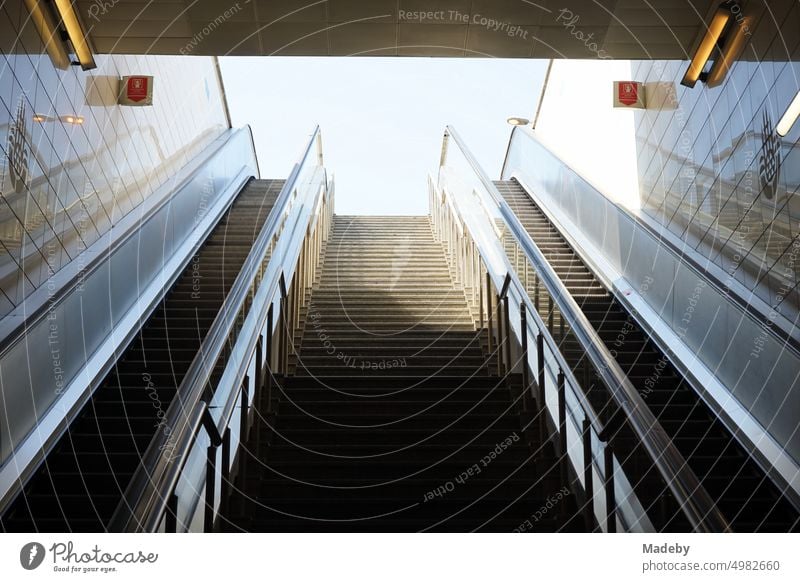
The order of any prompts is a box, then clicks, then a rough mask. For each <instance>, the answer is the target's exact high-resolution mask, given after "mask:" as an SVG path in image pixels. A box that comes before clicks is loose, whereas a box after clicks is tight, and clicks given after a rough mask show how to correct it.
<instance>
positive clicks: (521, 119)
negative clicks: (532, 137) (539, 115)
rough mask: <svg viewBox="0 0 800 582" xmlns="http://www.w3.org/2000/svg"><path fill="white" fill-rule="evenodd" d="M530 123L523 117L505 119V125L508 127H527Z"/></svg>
mask: <svg viewBox="0 0 800 582" xmlns="http://www.w3.org/2000/svg"><path fill="white" fill-rule="evenodd" d="M530 122H531V120H530V119H527V118H525V117H509V118H508V119H506V123H508V124H509V125H528V124H529V123H530Z"/></svg>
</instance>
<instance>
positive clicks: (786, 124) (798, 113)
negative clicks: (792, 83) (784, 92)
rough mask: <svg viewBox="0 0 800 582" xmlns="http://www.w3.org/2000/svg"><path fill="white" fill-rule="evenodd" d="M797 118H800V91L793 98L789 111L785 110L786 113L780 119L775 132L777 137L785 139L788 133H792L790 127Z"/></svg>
mask: <svg viewBox="0 0 800 582" xmlns="http://www.w3.org/2000/svg"><path fill="white" fill-rule="evenodd" d="M798 117H800V91H798V92H797V95H795V96H794V100H793V101H792V104H791V105H789V109H787V110H786V113H784V114H783V117H781V120H780V121H779V122H778V126H777V127H776V128H775V131H776V132H778V135H779V136H781V137H786V136H787V135H789V132H790V131H792V126H793V125H794V123H795V121H797V118H798Z"/></svg>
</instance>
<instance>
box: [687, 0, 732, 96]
mask: <svg viewBox="0 0 800 582" xmlns="http://www.w3.org/2000/svg"><path fill="white" fill-rule="evenodd" d="M730 19H731V13H730V11H729V10H727V9H726V8H719V9H718V10H717V11H716V13H715V14H714V18H713V19H712V20H711V24H710V25H709V26H708V30H707V31H706V34H705V36H704V37H703V40H702V41H701V42H700V46H699V47H697V51H696V52H695V53H694V58H693V59H692V62H691V63H690V64H689V69H688V70H687V71H686V74H685V75H684V76H683V80H682V81H681V85H685V86H687V87H694V86H695V84H696V83H697V80H698V79H699V78H700V74H701V73H702V72H703V68H705V66H706V63H707V62H708V59H709V58H710V57H711V53H712V52H713V51H714V47H715V46H717V42H718V41H719V38H720V37H721V36H722V32H723V31H724V30H725V27H726V26H727V25H728V21H729V20H730Z"/></svg>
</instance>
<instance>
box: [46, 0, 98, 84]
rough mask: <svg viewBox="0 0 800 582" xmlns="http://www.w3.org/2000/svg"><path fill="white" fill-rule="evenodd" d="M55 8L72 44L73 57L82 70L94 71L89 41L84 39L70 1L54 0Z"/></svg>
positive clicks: (84, 36) (81, 27)
mask: <svg viewBox="0 0 800 582" xmlns="http://www.w3.org/2000/svg"><path fill="white" fill-rule="evenodd" d="M55 3H56V8H57V9H58V13H59V15H60V16H61V21H62V22H63V23H64V28H66V29H67V35H68V36H69V40H70V42H71V43H72V48H73V49H75V56H77V57H78V61H80V63H81V68H83V70H84V71H85V70H87V69H94V68H95V67H96V66H97V65H96V64H95V62H94V56H93V55H92V49H90V48H89V41H88V39H87V38H86V33H85V32H84V30H83V26H81V23H80V20H78V14H77V13H76V12H75V8H74V7H73V6H72V2H71V0H55Z"/></svg>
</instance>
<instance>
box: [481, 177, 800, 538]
mask: <svg viewBox="0 0 800 582" xmlns="http://www.w3.org/2000/svg"><path fill="white" fill-rule="evenodd" d="M495 186H496V187H497V189H498V191H499V193H500V194H501V196H503V198H504V199H505V200H506V202H507V203H508V205H509V207H510V208H511V209H512V211H513V212H514V213H515V214H516V216H517V217H518V218H519V220H520V222H521V223H522V225H523V227H524V228H525V230H526V231H527V232H528V234H529V235H530V236H531V239H532V240H533V241H534V243H535V244H536V245H537V247H538V248H539V249H540V250H541V252H542V254H543V255H544V256H545V258H546V259H547V261H548V262H549V263H550V265H551V266H552V268H553V270H554V271H555V272H556V274H557V275H558V276H559V278H560V279H561V280H562V282H563V283H564V285H565V286H566V288H567V289H568V290H569V292H570V293H571V294H572V296H573V298H574V299H575V301H576V302H577V304H578V305H579V306H580V308H581V309H582V311H583V313H584V314H585V316H586V318H587V319H588V320H589V322H590V323H591V325H592V326H593V327H594V328H595V330H596V331H597V333H598V335H599V336H600V338H601V339H602V340H603V342H604V343H605V344H606V346H607V347H608V349H609V350H610V351H611V353H612V354H614V357H615V359H616V361H617V363H618V364H619V365H620V367H621V368H622V370H623V371H624V372H625V373H626V374H627V376H628V378H629V379H630V381H631V382H632V384H633V385H634V387H635V388H636V389H637V390H638V391H639V394H640V395H641V396H642V398H643V400H644V402H645V403H646V405H647V406H648V407H649V408H650V409H651V411H652V412H653V414H654V415H655V416H656V418H657V419H658V421H659V422H660V424H661V425H662V427H663V428H664V430H665V431H666V432H667V434H668V435H669V437H670V438H671V439H672V441H673V442H674V443H675V445H676V447H677V448H678V450H679V451H680V453H681V454H682V455H683V456H684V458H685V459H686V460H687V463H688V465H689V467H690V468H691V469H692V470H693V471H694V472H695V474H696V475H697V476H698V478H699V479H700V481H701V483H702V485H703V487H704V488H705V489H706V490H707V491H708V493H709V494H710V495H711V497H712V498H713V499H714V500H715V501H716V504H717V508H718V509H719V510H720V512H721V513H722V514H723V515H724V516H725V517H726V518H727V520H728V521H729V523H730V524H731V527H732V529H733V530H734V531H744V532H755V531H775V532H787V531H795V530H797V529H798V528H800V514H799V513H798V510H797V508H795V507H794V505H793V504H792V503H791V502H790V500H789V499H788V498H787V497H786V496H785V495H783V493H782V491H781V490H780V488H779V487H778V486H776V484H775V483H774V482H773V481H772V480H771V479H770V478H769V477H768V476H767V475H766V474H765V472H764V471H763V470H762V469H761V467H760V466H759V465H758V464H757V463H756V462H755V461H754V460H753V458H752V457H751V456H750V455H749V454H748V452H747V451H746V450H745V448H744V447H743V446H742V445H741V443H740V442H739V441H738V440H737V439H736V438H735V436H734V435H732V434H731V432H730V431H729V430H728V429H727V428H726V427H725V426H724V425H723V423H722V422H721V421H720V420H719V419H718V418H717V417H716V415H715V414H714V413H713V412H712V411H711V409H710V408H709V407H708V406H707V405H706V404H705V402H704V401H703V400H702V399H701V398H700V397H699V395H698V394H697V393H696V392H695V390H694V389H693V388H692V387H691V385H690V384H689V383H688V382H687V381H686V380H685V379H684V378H683V377H682V376H681V374H680V372H679V371H678V370H676V369H675V368H674V367H673V366H672V364H671V363H670V362H669V360H668V358H667V357H666V356H665V355H664V353H663V352H662V351H661V350H660V349H659V348H658V347H657V346H656V345H655V344H654V343H653V341H652V340H651V339H650V338H649V337H648V335H647V334H646V333H645V332H644V331H643V330H642V329H641V328H640V327H639V325H638V324H637V322H636V321H635V319H634V318H633V317H631V316H630V315H629V313H628V312H627V311H626V310H625V308H624V307H623V306H622V304H620V302H619V301H617V300H616V299H615V298H614V296H613V295H612V294H611V293H609V292H608V291H607V290H606V289H605V288H604V286H603V285H602V284H601V283H600V282H599V281H598V280H597V278H596V277H595V276H594V274H593V273H592V272H591V270H590V269H589V268H588V267H587V266H586V265H585V264H584V263H583V262H582V260H581V259H580V257H579V256H578V255H577V253H575V251H574V250H573V249H572V248H571V247H570V245H569V244H568V243H567V241H566V240H565V239H564V237H563V236H562V235H561V234H560V233H559V231H558V229H557V228H556V227H555V226H554V225H553V224H552V223H551V222H550V221H549V220H548V218H547V216H546V215H545V214H544V213H543V212H542V211H541V209H540V208H539V207H538V206H537V205H536V204H535V203H534V202H533V200H532V199H531V198H530V196H528V194H527V193H526V192H525V190H524V189H523V188H522V187H521V185H520V184H519V183H518V182H517V181H515V180H509V181H498V182H495ZM531 291H532V290H531ZM542 313H543V317H548V313H547V312H546V311H543V312H542ZM549 317H550V319H551V321H552V320H553V314H552V312H551V313H550V314H549ZM555 320H556V325H558V315H557V314H556V315H555ZM561 351H562V353H563V354H564V356H565V357H566V359H567V361H568V362H569V363H570V365H571V366H572V367H573V370H576V371H577V370H580V369H582V367H583V364H584V358H585V354H584V352H583V351H582V350H581V348H580V345H578V343H577V342H576V341H574V339H572V338H571V337H570V336H566V337H563V339H562V343H561ZM593 389H594V390H595V393H592V390H593ZM587 392H588V394H587V396H589V398H590V400H592V401H593V403H594V404H595V406H597V407H598V409H600V408H602V407H603V406H605V405H607V402H604V398H605V400H606V401H607V399H608V397H607V394H606V395H603V394H600V393H599V392H598V391H597V388H591V387H590V388H589V389H588V390H587ZM623 438H627V437H626V436H625V435H623ZM633 448H635V445H634V446H633ZM631 450H632V449H631ZM630 459H631V460H630V463H631V464H633V463H636V462H637V460H636V459H637V456H636V455H633V454H632V455H631V457H630ZM634 470H635V468H634ZM647 472H648V469H642V468H641V467H640V468H639V470H638V473H639V474H640V475H642V479H641V480H640V481H639V482H638V483H637V484H636V485H635V488H637V489H639V491H640V495H641V496H642V497H643V498H648V497H649V498H651V499H654V498H658V494H654V492H653V491H647V489H648V488H649V487H650V486H651V483H652V480H651V477H652V475H647V474H646V473H647ZM651 474H652V472H651ZM664 527H665V528H666V529H681V527H680V525H678V524H675V523H672V524H670V523H666V524H664Z"/></svg>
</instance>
